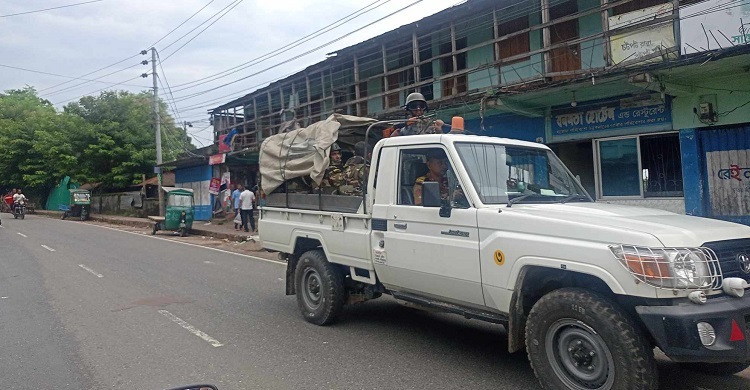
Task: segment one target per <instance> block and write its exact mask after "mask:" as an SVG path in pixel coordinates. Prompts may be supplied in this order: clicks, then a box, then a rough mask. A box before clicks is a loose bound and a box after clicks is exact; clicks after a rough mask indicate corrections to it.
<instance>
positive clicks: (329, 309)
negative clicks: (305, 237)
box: [294, 250, 346, 325]
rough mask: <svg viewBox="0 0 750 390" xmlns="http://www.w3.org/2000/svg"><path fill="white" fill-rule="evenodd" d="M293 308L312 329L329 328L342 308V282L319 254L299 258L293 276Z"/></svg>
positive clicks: (314, 251)
mask: <svg viewBox="0 0 750 390" xmlns="http://www.w3.org/2000/svg"><path fill="white" fill-rule="evenodd" d="M294 282H295V283H294V284H295V287H296V290H297V304H298V305H299V308H300V311H301V312H302V315H303V316H304V317H305V320H307V321H308V322H311V323H313V324H316V325H327V324H331V323H333V322H334V321H336V319H337V318H338V316H339V315H340V314H341V311H342V309H343V307H344V301H345V299H346V290H345V289H344V278H343V276H342V275H341V273H340V272H338V270H336V268H335V267H334V266H333V265H332V264H331V263H329V262H328V261H327V260H326V257H325V254H323V252H322V251H320V250H311V251H307V252H305V253H304V254H302V256H300V258H299V261H298V262H297V269H296V270H295V273H294Z"/></svg>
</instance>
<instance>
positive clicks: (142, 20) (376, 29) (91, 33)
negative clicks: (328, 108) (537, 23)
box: [0, 0, 462, 146]
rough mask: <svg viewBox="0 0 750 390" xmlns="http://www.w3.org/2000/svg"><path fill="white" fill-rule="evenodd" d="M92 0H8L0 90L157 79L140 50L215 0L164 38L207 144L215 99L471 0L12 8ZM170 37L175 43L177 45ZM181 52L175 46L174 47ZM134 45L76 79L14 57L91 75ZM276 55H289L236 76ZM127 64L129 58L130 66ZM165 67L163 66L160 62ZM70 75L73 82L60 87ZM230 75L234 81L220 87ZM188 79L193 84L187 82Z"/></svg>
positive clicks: (53, 97) (183, 105)
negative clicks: (309, 37)
mask: <svg viewBox="0 0 750 390" xmlns="http://www.w3.org/2000/svg"><path fill="white" fill-rule="evenodd" d="M87 1H92V0H23V1H21V0H0V91H4V90H8V89H15V88H22V87H24V86H26V85H29V86H33V87H34V88H36V89H37V91H39V92H40V96H41V97H43V98H46V99H49V100H50V101H51V102H53V103H55V105H56V107H58V108H59V109H61V108H62V106H63V105H64V104H66V103H67V102H70V101H74V100H77V99H78V98H80V97H81V96H83V95H98V93H99V90H100V89H102V88H107V89H124V90H128V91H133V92H138V91H141V90H143V89H146V88H150V86H151V83H152V81H151V78H147V79H143V78H136V79H134V80H129V79H132V78H135V77H137V76H138V75H140V74H141V73H144V72H150V70H151V65H150V64H149V65H139V64H138V63H139V62H140V61H142V60H144V59H150V58H151V55H150V53H149V54H148V55H147V56H141V55H137V54H138V52H139V51H141V50H143V49H148V48H150V47H151V45H152V44H153V43H154V42H156V41H157V40H159V39H160V38H162V37H164V36H165V35H166V34H167V33H169V32H170V31H171V30H172V29H174V28H175V27H177V26H178V25H180V24H181V23H183V22H184V21H185V20H187V19H188V18H189V17H190V16H191V15H193V14H194V13H195V12H197V11H198V10H199V9H201V8H202V7H204V6H206V5H207V4H208V6H207V7H206V8H205V9H203V10H202V11H201V12H200V13H198V14H197V15H195V16H194V17H193V18H192V19H190V20H189V21H188V22H187V23H185V24H184V25H183V26H182V27H180V28H179V29H177V30H176V31H174V32H173V33H171V34H169V35H168V36H167V37H166V38H164V39H163V40H162V41H161V42H159V43H157V44H156V46H155V47H156V49H157V50H158V51H159V52H160V57H161V58H162V59H163V60H164V61H163V67H164V75H165V76H166V81H167V82H168V83H169V85H170V86H171V87H172V90H173V95H174V97H175V99H176V100H177V103H176V106H177V111H178V112H179V116H180V117H181V119H182V120H184V121H190V122H192V123H193V125H194V127H193V128H189V129H188V131H189V132H191V133H193V135H194V136H195V137H194V138H197V140H196V141H194V143H196V145H198V146H201V145H200V143H198V141H202V142H203V144H208V143H210V141H209V140H210V139H211V128H206V127H207V126H208V115H207V114H206V110H207V109H209V108H212V107H215V106H217V105H220V104H222V103H225V102H228V101H230V100H232V99H233V98H236V97H239V96H242V95H244V94H247V93H249V92H252V91H253V90H255V89H257V88H259V87H262V86H265V85H267V84H268V83H269V82H270V81H274V80H276V79H277V78H281V77H283V76H286V75H289V74H291V73H294V72H296V71H299V70H302V69H304V68H305V67H307V66H309V65H312V64H315V63H317V62H319V61H321V60H323V59H325V54H326V53H330V52H332V51H335V50H338V49H341V48H344V47H347V46H350V45H353V44H356V43H358V42H361V41H364V40H367V39H369V38H372V37H375V36H377V35H379V34H381V33H383V32H386V31H389V30H392V29H395V28H397V27H399V26H402V25H404V24H408V23H410V22H414V21H416V20H419V19H422V18H424V17H426V16H429V15H432V14H434V13H436V12H439V11H441V10H443V9H445V8H448V7H450V6H453V5H456V4H458V3H460V2H462V1H461V0H422V1H419V0H406V1H393V0H379V1H376V0H357V1H341V0H213V1H211V0H101V1H95V2H92V3H90V4H82V5H77V6H71V7H67V8H60V9H54V10H48V11H44V12H35V13H27V14H21V15H15V16H8V15H12V14H17V13H24V12H28V11H35V10H41V9H46V8H53V7H60V6H66V5H71V4H75V3H83V2H87ZM415 2H416V4H415V5H413V6H411V7H409V8H407V9H405V10H403V11H401V12H398V13H396V14H395V15H393V16H390V17H388V18H386V19H384V20H383V21H381V22H378V23H376V24H374V25H372V26H370V27H367V28H364V29H363V30H362V31H359V32H356V33H354V34H352V35H350V36H348V37H345V38H343V39H341V40H339V41H337V42H335V43H333V44H331V45H329V46H326V47H324V48H322V49H320V50H318V51H315V52H313V53H311V54H308V55H305V56H302V57H301V58H299V59H296V60H291V61H290V60H289V59H291V58H292V57H295V56H298V55H300V54H302V53H304V52H306V51H308V50H311V49H313V48H315V47H317V46H320V45H323V44H325V43H327V42H330V41H333V40H335V39H336V38H339V37H342V36H344V35H346V34H348V33H350V32H352V31H353V30H356V29H358V28H361V27H362V26H364V25H366V24H368V23H371V22H374V21H376V20H378V19H380V18H383V17H385V16H387V15H389V14H391V13H394V12H396V11H398V10H399V9H401V8H404V7H406V6H408V5H410V4H412V3H415ZM227 6H229V7H230V8H231V7H232V6H234V8H232V9H231V10H230V11H229V12H228V13H226V14H225V16H223V17H221V19H219V20H218V21H217V22H215V23H214V24H213V25H212V26H210V27H208V29H207V30H205V31H204V32H202V33H200V34H199V35H198V36H197V37H196V38H195V39H194V40H193V41H191V42H190V43H188V44H187V45H186V46H185V47H183V48H182V49H179V50H178V51H176V52H175V50H176V49H178V48H179V47H180V46H181V45H183V44H184V43H185V42H187V41H188V40H189V39H190V38H192V37H194V36H196V34H198V33H199V32H200V31H201V30H203V29H204V28H205V27H206V26H208V23H206V24H204V25H202V26H200V27H198V28H197V29H196V30H195V31H193V32H192V33H190V34H188V35H187V36H186V37H185V38H183V39H182V40H179V41H178V42H176V43H174V42H175V41H176V40H177V39H178V38H180V37H182V36H183V35H185V34H187V33H188V32H189V31H190V30H191V29H193V28H195V27H197V26H198V25H199V24H201V23H203V22H205V21H207V20H208V19H209V18H211V17H212V16H214V15H215V14H217V13H219V12H220V11H221V10H222V9H224V8H225V7H227ZM367 6H369V8H368V9H371V11H369V12H367V13H365V14H363V15H361V16H359V17H357V18H356V19H353V20H352V21H350V22H347V23H345V24H342V25H341V26H340V27H337V28H335V29H333V30H331V31H330V32H328V33H326V34H324V35H321V36H320V37H317V38H315V39H313V40H310V41H309V42H306V43H304V44H303V45H301V46H299V47H296V48H294V49H292V50H290V51H288V52H286V53H283V54H280V55H278V56H276V57H273V58H270V59H267V60H265V61H263V62H261V63H258V64H257V65H254V66H252V67H249V68H247V69H244V70H241V71H239V72H237V73H234V74H231V75H228V76H226V77H224V78H220V79H218V80H214V81H210V82H208V83H206V84H203V85H194V84H191V85H186V86H183V87H179V85H180V84H184V83H188V82H191V81H195V80H198V79H201V78H203V77H207V76H211V75H214V74H216V73H219V72H222V71H225V70H227V69H229V68H232V67H235V66H238V65H241V64H243V63H246V62H248V61H251V60H253V59H256V58H258V57H261V56H263V55H265V54H267V53H269V52H272V51H274V50H277V49H279V48H281V47H282V46H284V45H287V44H289V43H292V42H294V41H296V40H298V39H300V38H303V37H305V36H306V35H308V34H311V33H313V32H315V31H317V30H319V29H321V28H324V27H326V26H328V25H330V24H332V23H334V22H336V21H337V20H339V19H342V18H344V17H346V16H347V15H350V14H352V13H354V12H357V11H358V10H360V9H362V8H364V7H367ZM227 10H229V8H227ZM225 11H226V10H225ZM225 11H224V12H225ZM224 12H221V13H219V14H218V15H217V16H215V17H213V19H212V20H216V19H217V18H218V17H219V16H221V15H222V14H224ZM209 23H210V22H209ZM170 44H172V45H171V46H169V47H168V45H170ZM173 52H175V54H174V55H173V56H170V55H171V54H172V53H173ZM134 55H137V56H135V57H133V58H131V59H128V60H126V61H124V62H122V63H120V64H118V65H116V66H113V67H111V68H107V69H105V70H102V71H101V72H98V73H94V74H91V75H87V76H84V77H83V78H86V79H95V78H98V77H101V76H104V75H106V74H107V73H112V72H117V73H114V74H112V75H109V76H106V77H103V78H101V79H100V80H99V81H101V82H88V83H87V82H85V81H82V80H72V81H71V79H70V78H65V77H57V76H51V75H45V74H40V73H33V72H28V71H23V70H18V69H12V68H8V67H7V66H11V67H17V68H25V69H28V70H33V71H38V72H46V73H53V74H56V75H61V76H68V77H82V76H83V75H85V74H87V73H89V72H92V71H95V70H97V69H99V68H103V67H105V66H108V65H111V64H113V63H115V62H118V61H120V60H124V59H126V58H128V57H131V56H134ZM168 56H169V58H168V59H167V57H168ZM277 64H282V65H280V66H278V67H275V68H273V69H270V70H268V71H265V72H263V73H261V74H258V75H255V76H252V77H249V78H247V79H245V80H242V81H237V82H235V81H236V80H238V79H240V78H243V77H246V76H249V75H252V74H253V73H257V72H259V71H262V70H264V69H266V68H268V67H270V66H273V65H277ZM4 66H5V67H4ZM131 66H132V67H131ZM128 67H130V68H129V69H125V70H123V69H124V68H128ZM157 72H159V73H161V72H162V71H161V69H158V70H157ZM126 80H129V81H127V82H126V83H124V84H122V85H118V86H115V87H113V86H112V85H113V84H116V83H122V82H125V81H126ZM66 81H69V82H68V83H66V84H64V85H60V86H57V87H55V88H51V87H54V86H55V85H57V84H60V83H64V82H66ZM162 82H164V79H162ZM230 82H234V83H232V84H231V85H229V86H225V87H220V86H221V85H222V84H227V83H230ZM84 83H85V84H84ZM81 84H83V85H81ZM185 87H192V88H190V89H185V90H180V89H182V88H185ZM160 88H161V86H160ZM165 93H166V91H160V95H161V96H162V97H165V95H164V94H165ZM192 95H198V96H192ZM186 98H188V99H186ZM183 99H184V100H183ZM201 129H204V130H201Z"/></svg>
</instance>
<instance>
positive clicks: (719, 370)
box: [680, 362, 750, 376]
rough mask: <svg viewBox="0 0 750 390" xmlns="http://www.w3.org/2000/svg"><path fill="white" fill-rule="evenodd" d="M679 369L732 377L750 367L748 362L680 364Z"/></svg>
mask: <svg viewBox="0 0 750 390" xmlns="http://www.w3.org/2000/svg"><path fill="white" fill-rule="evenodd" d="M680 367H682V368H683V369H685V370H688V371H696V372H700V373H703V374H707V375H713V376H732V375H734V374H738V373H740V372H742V371H745V370H747V368H748V367H750V362H744V363H680Z"/></svg>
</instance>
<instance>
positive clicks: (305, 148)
mask: <svg viewBox="0 0 750 390" xmlns="http://www.w3.org/2000/svg"><path fill="white" fill-rule="evenodd" d="M374 122H376V120H375V119H372V118H361V117H356V116H350V115H342V114H333V115H331V116H330V117H328V119H326V120H324V121H320V122H316V123H313V124H312V125H310V126H308V127H305V128H302V129H298V130H294V131H290V132H288V133H282V134H276V135H273V136H271V137H268V138H266V139H265V140H264V141H263V144H262V145H261V147H260V174H261V186H262V188H263V192H265V193H267V194H270V193H271V192H273V191H274V190H275V189H276V188H278V187H279V186H281V185H282V184H283V183H284V181H286V180H290V179H294V178H297V177H309V178H310V179H312V181H314V182H315V183H316V184H320V182H321V180H323V175H324V174H325V170H326V168H328V152H329V148H330V147H331V145H332V144H333V143H334V142H336V140H337V139H338V138H339V131H341V132H342V133H349V132H350V131H351V130H353V129H357V130H360V131H357V132H361V134H362V139H364V131H365V130H366V129H367V127H368V126H369V125H370V124H372V123H374Z"/></svg>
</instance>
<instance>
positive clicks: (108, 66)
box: [39, 53, 141, 92]
mask: <svg viewBox="0 0 750 390" xmlns="http://www.w3.org/2000/svg"><path fill="white" fill-rule="evenodd" d="M140 54H141V53H138V54H135V55H132V56H130V57H128V58H125V59H123V60H120V61H117V62H115V63H113V64H111V65H107V66H105V67H103V68H99V69H97V70H95V71H93V72H89V73H86V74H84V75H82V76H80V77H86V76H89V75H92V74H94V73H96V72H99V71H102V70H104V69H107V68H111V67H113V66H115V65H119V64H121V63H123V62H125V61H127V60H129V59H131V58H135V57H138V56H139V55H140ZM71 81H73V80H68V81H65V82H62V83H60V84H55V85H53V86H51V87H47V88H43V89H40V90H39V92H44V91H46V90H48V89H54V88H57V87H59V86H62V85H65V84H67V83H69V82H71Z"/></svg>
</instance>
